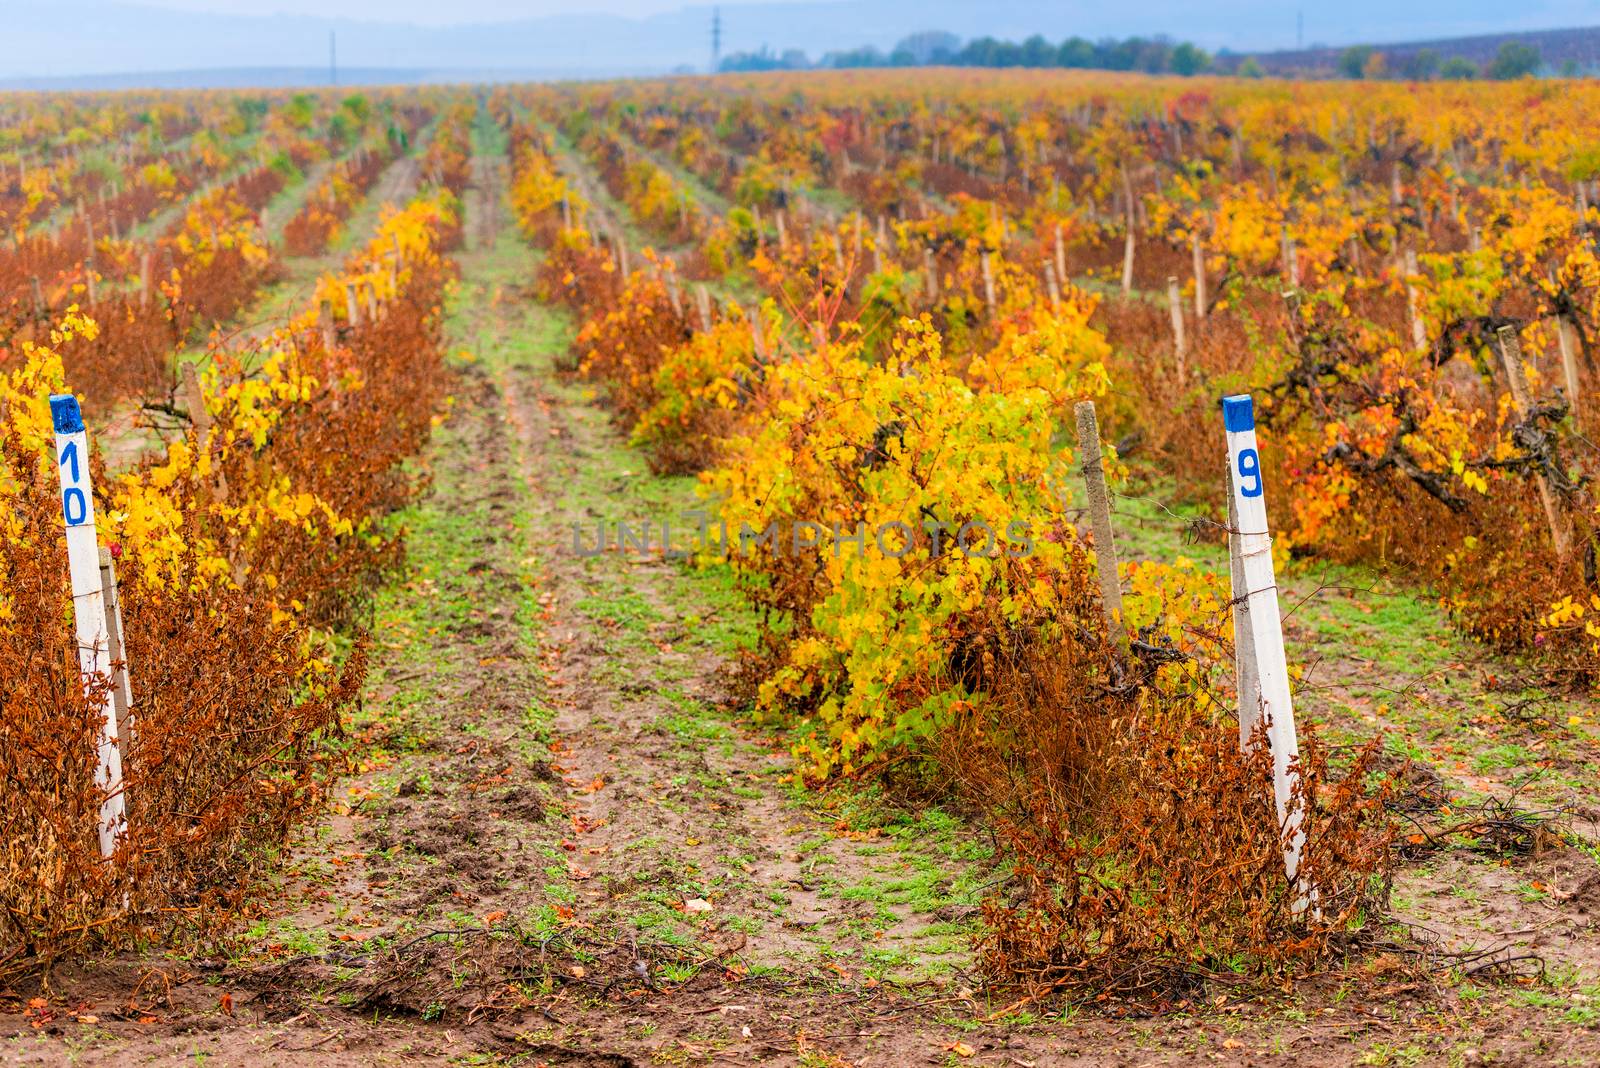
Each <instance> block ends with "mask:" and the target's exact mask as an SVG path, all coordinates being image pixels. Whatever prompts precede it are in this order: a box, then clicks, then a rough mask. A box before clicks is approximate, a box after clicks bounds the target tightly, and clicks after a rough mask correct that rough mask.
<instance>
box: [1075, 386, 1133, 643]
mask: <svg viewBox="0 0 1600 1068" xmlns="http://www.w3.org/2000/svg"><path fill="white" fill-rule="evenodd" d="M1073 411H1074V413H1075V414H1076V415H1077V417H1078V469H1079V471H1081V472H1082V473H1083V484H1084V488H1085V489H1086V490H1087V491H1088V495H1089V516H1090V520H1091V523H1092V525H1093V529H1094V556H1095V569H1096V570H1097V571H1098V572H1099V576H1100V600H1101V604H1102V605H1103V606H1104V608H1105V613H1106V631H1107V633H1108V634H1110V636H1111V639H1112V640H1113V641H1115V642H1116V643H1117V644H1118V645H1119V646H1121V647H1123V648H1126V647H1127V644H1128V632H1127V630H1126V628H1125V627H1124V626H1123V624H1122V586H1121V584H1120V583H1119V582H1118V580H1117V545H1116V541H1115V540H1114V535H1113V534H1112V531H1111V498H1110V495H1109V494H1108V493H1107V492H1106V475H1105V468H1104V467H1103V466H1102V463H1103V460H1102V457H1101V454H1100V426H1099V424H1098V422H1097V421H1096V420H1095V414H1094V401H1079V402H1078V404H1077V405H1076V406H1075V407H1074V408H1073Z"/></svg>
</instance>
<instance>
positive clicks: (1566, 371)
mask: <svg viewBox="0 0 1600 1068" xmlns="http://www.w3.org/2000/svg"><path fill="white" fill-rule="evenodd" d="M1556 339H1557V340H1558V341H1559V342H1560V343H1561V371H1562V375H1563V377H1565V378H1566V382H1567V401H1568V403H1570V404H1571V405H1572V418H1573V419H1574V420H1576V419H1577V418H1578V397H1579V381H1578V353H1577V346H1575V345H1574V344H1573V343H1572V323H1571V322H1570V321H1569V320H1568V319H1567V317H1566V316H1565V315H1557V316H1556Z"/></svg>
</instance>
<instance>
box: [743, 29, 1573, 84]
mask: <svg viewBox="0 0 1600 1068" xmlns="http://www.w3.org/2000/svg"><path fill="white" fill-rule="evenodd" d="M927 66H941V67H1043V68H1051V67H1054V68H1064V69H1076V70H1111V71H1137V72H1140V73H1143V74H1176V75H1180V76H1184V77H1188V76H1190V75H1195V74H1204V73H1208V72H1211V73H1218V74H1235V75H1240V76H1243V77H1247V78H1260V77H1265V76H1266V74H1267V73H1268V72H1267V70H1266V69H1265V68H1264V67H1263V66H1262V65H1261V63H1260V61H1259V60H1257V59H1256V57H1254V56H1243V57H1239V56H1234V55H1229V54H1228V53H1227V52H1225V51H1224V52H1219V53H1218V54H1217V55H1215V56H1213V55H1212V54H1210V53H1209V52H1207V51H1206V50H1205V49H1203V48H1200V47H1199V46H1198V45H1195V44H1193V43H1192V42H1189V41H1180V42H1174V41H1172V40H1171V39H1170V38H1168V37H1165V36H1156V37H1137V36H1136V37H1127V38H1123V39H1121V40H1117V39H1114V38H1107V39H1105V40H1101V41H1090V40H1088V39H1086V38H1083V37H1069V38H1067V39H1066V40H1064V41H1062V42H1061V43H1060V44H1052V43H1051V42H1050V41H1048V40H1047V39H1046V38H1044V37H1043V36H1042V35H1039V34H1034V35H1033V36H1032V37H1029V38H1028V39H1027V40H1025V41H1021V42H1017V41H1002V40H999V39H997V38H994V37H975V38H973V39H972V40H970V41H966V42H965V43H963V42H962V40H961V39H960V38H959V37H957V36H956V35H955V34H953V33H945V32H943V31H939V30H928V31H924V32H921V33H915V34H912V35H910V36H909V37H906V38H904V39H902V40H901V41H900V42H899V43H898V44H896V45H895V46H894V47H893V48H892V49H890V50H889V51H887V52H885V51H883V50H882V49H880V48H877V47H875V46H873V45H866V46H863V47H861V48H854V49H850V50H848V51H844V52H829V53H827V54H825V55H823V56H822V58H821V59H819V60H817V61H816V62H812V61H811V59H810V57H808V56H807V55H806V53H805V52H803V51H801V50H800V49H798V48H791V49H786V50H785V51H783V52H773V51H771V50H770V49H768V48H767V46H765V45H763V46H762V47H761V48H760V49H759V50H757V51H754V52H735V53H732V54H730V55H728V56H725V57H723V59H722V61H721V63H720V64H719V65H718V67H717V70H718V71H719V72H722V73H734V72H741V71H745V72H747V71H769V70H817V69H832V70H846V69H854V68H863V67H927ZM1543 66H1544V62H1543V59H1542V58H1541V55H1540V52H1539V49H1538V48H1536V47H1535V46H1533V45H1530V44H1525V43H1522V42H1518V41H1507V42H1506V43H1505V44H1503V45H1501V47H1500V51H1499V52H1498V53H1497V54H1496V55H1495V57H1494V58H1493V59H1491V60H1489V61H1488V62H1486V63H1483V64H1478V63H1474V62H1473V61H1472V60H1470V59H1467V58H1466V57H1464V56H1450V57H1441V55H1440V54H1439V52H1437V51H1436V50H1434V49H1431V48H1424V49H1419V50H1416V51H1411V52H1405V53H1395V54H1393V55H1391V54H1390V53H1388V52H1386V51H1384V50H1383V49H1382V48H1379V47H1376V46H1373V45H1354V46H1352V47H1349V48H1346V49H1344V50H1343V51H1341V52H1339V53H1338V54H1337V57H1336V61H1335V63H1334V65H1333V68H1332V69H1331V70H1328V69H1327V68H1318V67H1315V66H1312V65H1310V64H1309V63H1308V64H1307V65H1306V66H1304V67H1289V68H1286V69H1284V70H1281V71H1277V72H1276V73H1281V74H1287V75H1290V76H1293V75H1324V76H1327V75H1331V76H1334V77H1343V78H1351V79H1367V80H1372V79H1383V78H1394V79H1401V80H1406V81H1430V80H1433V79H1435V78H1444V79H1453V80H1470V79H1474V78H1479V77H1482V78H1490V79H1495V80H1501V81H1506V80H1510V79H1514V78H1521V77H1527V76H1531V75H1534V74H1537V73H1538V72H1539V71H1540V69H1541V68H1542V67H1543ZM1569 68H1570V69H1569ZM1578 73H1579V71H1578V69H1577V67H1576V65H1575V64H1572V63H1571V62H1570V61H1569V63H1568V64H1567V65H1566V66H1565V67H1564V68H1563V69H1562V71H1561V74H1562V75H1563V76H1564V77H1575V76H1577V74H1578Z"/></svg>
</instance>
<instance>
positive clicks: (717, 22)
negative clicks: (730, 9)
mask: <svg viewBox="0 0 1600 1068" xmlns="http://www.w3.org/2000/svg"><path fill="white" fill-rule="evenodd" d="M721 63H722V8H720V7H714V8H712V9H711V73H712V74H715V73H717V67H718V66H719V65H720V64H721Z"/></svg>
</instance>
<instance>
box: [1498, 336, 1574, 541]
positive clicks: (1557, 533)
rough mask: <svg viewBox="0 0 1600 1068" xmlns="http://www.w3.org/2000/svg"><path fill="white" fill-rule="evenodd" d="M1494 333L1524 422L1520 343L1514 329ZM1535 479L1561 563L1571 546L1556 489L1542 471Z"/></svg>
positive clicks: (1526, 407)
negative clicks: (1498, 341)
mask: <svg viewBox="0 0 1600 1068" xmlns="http://www.w3.org/2000/svg"><path fill="white" fill-rule="evenodd" d="M1495 333H1496V336H1497V337H1498V338H1499V340H1500V358H1501V360H1502V361H1504V363H1505V368H1506V379H1507V381H1509V382H1510V384H1511V403H1512V406H1513V407H1515V408H1516V410H1517V416H1518V418H1520V419H1526V418H1528V413H1529V412H1531V411H1532V410H1533V394H1532V392H1531V391H1530V390H1529V389H1528V375H1527V372H1526V371H1525V370H1524V369H1523V366H1522V342H1521V341H1520V340H1518V338H1517V328H1516V327H1514V326H1502V327H1501V328H1500V329H1499V330H1497V331H1496V332H1495ZM1534 479H1535V481H1536V482H1537V483H1538V486H1539V500H1540V502H1541V503H1542V504H1543V505H1544V517H1545V521H1546V522H1547V523H1548V524H1549V526H1550V543H1551V544H1552V545H1553V546H1554V547H1555V550H1556V555H1557V556H1559V557H1561V558H1562V559H1563V560H1564V559H1566V557H1567V552H1568V549H1569V547H1570V546H1569V543H1568V539H1567V525H1566V523H1565V521H1564V520H1563V519H1562V517H1561V511H1560V508H1559V506H1558V504H1557V500H1556V492H1555V488H1554V487H1553V486H1551V485H1550V480H1549V479H1548V478H1546V477H1545V474H1544V472H1543V471H1536V472H1534Z"/></svg>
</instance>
